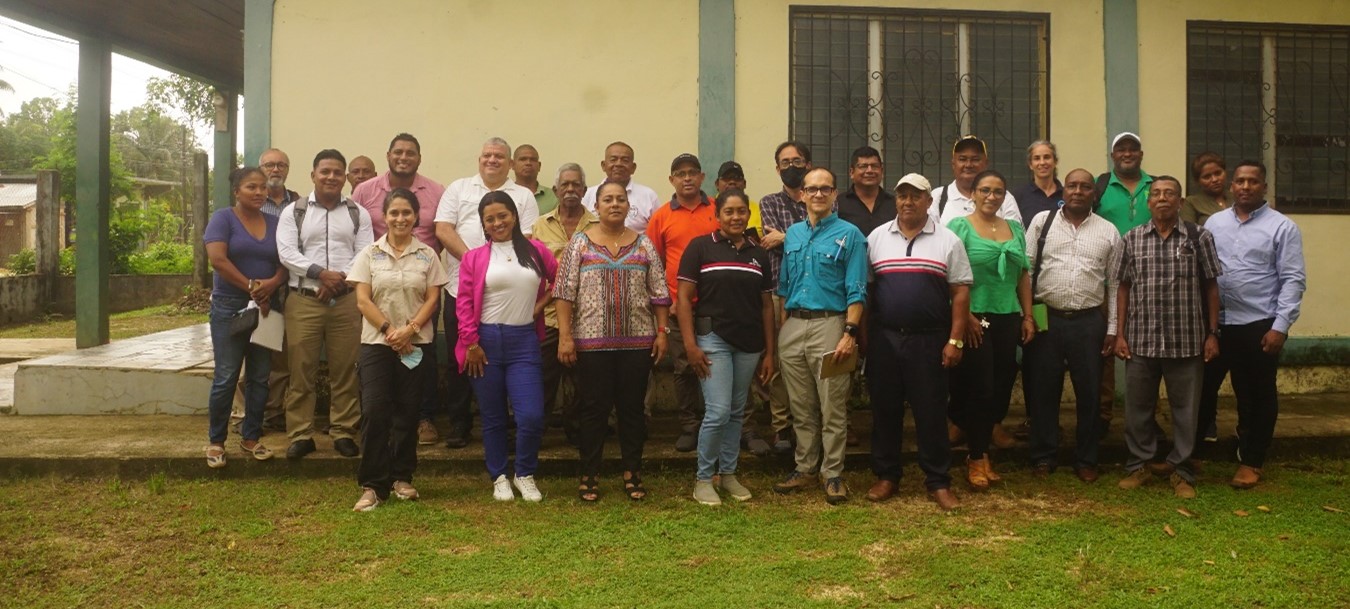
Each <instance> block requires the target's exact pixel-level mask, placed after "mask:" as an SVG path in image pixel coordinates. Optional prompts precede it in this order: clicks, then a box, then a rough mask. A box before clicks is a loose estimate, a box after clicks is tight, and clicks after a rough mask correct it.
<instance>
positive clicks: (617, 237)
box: [600, 227, 628, 252]
mask: <svg viewBox="0 0 1350 609" xmlns="http://www.w3.org/2000/svg"><path fill="white" fill-rule="evenodd" d="M600 234H601V235H604V236H605V237H608V238H610V239H613V240H614V251H615V252H617V251H619V240H620V239H623V236H624V235H626V234H628V229H627V228H625V229H623V230H621V231H619V234H617V235H613V234H610V233H608V232H605V229H604V228H603V227H602V228H601V229H600Z"/></svg>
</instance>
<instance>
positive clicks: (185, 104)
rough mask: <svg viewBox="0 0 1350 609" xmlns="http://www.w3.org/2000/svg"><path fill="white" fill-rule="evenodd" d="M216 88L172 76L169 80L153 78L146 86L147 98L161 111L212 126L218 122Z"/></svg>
mask: <svg viewBox="0 0 1350 609" xmlns="http://www.w3.org/2000/svg"><path fill="white" fill-rule="evenodd" d="M215 92H216V90H215V88H214V87H212V86H211V85H208V84H206V83H203V82H201V81H198V80H193V79H191V78H188V77H186V76H181V75H178V74H170V75H169V77H168V78H151V79H150V80H149V81H148V82H146V84H145V94H146V97H148V98H149V99H150V103H152V104H154V105H156V106H157V107H159V108H160V109H161V110H165V109H171V110H177V111H179V112H182V113H183V116H186V117H187V119H188V120H189V121H191V122H192V123H195V124H200V125H202V126H210V125H212V124H214V123H215V120H216V106H215V104H214V103H213V100H212V98H213V97H214V95H215Z"/></svg>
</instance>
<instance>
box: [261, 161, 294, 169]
mask: <svg viewBox="0 0 1350 609" xmlns="http://www.w3.org/2000/svg"><path fill="white" fill-rule="evenodd" d="M290 166H291V164H290V163H282V162H281V161H273V162H271V163H263V164H262V168H263V169H288V168H289V167H290Z"/></svg>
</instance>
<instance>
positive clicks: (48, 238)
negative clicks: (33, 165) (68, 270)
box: [34, 169, 61, 277]
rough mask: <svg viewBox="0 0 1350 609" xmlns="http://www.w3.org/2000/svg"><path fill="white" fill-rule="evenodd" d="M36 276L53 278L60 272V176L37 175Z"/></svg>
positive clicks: (46, 171) (47, 173) (49, 171)
mask: <svg viewBox="0 0 1350 609" xmlns="http://www.w3.org/2000/svg"><path fill="white" fill-rule="evenodd" d="M36 211H37V243H36V246H37V247H35V248H34V249H35V250H37V272H38V274H39V275H46V276H48V277H55V276H57V275H59V274H60V272H61V271H60V269H61V175H60V174H58V173H57V172H55V171H51V170H46V169H44V170H42V171H39V172H37V210H36Z"/></svg>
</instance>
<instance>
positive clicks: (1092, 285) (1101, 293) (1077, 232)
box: [1026, 209, 1125, 334]
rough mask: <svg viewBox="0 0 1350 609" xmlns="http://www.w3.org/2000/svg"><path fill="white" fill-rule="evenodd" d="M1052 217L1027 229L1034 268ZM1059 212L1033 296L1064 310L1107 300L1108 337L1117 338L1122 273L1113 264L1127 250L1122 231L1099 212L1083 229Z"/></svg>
mask: <svg viewBox="0 0 1350 609" xmlns="http://www.w3.org/2000/svg"><path fill="white" fill-rule="evenodd" d="M1050 213H1051V212H1048V211H1043V212H1041V213H1039V214H1036V217H1035V218H1032V219H1031V225H1030V226H1028V227H1027V231H1026V234H1027V261H1028V262H1029V263H1030V264H1031V268H1032V269H1035V268H1036V241H1037V240H1038V239H1040V237H1041V227H1042V226H1045V220H1046V218H1048V217H1049V215H1050ZM1054 213H1055V214H1057V215H1056V216H1055V221H1054V223H1052V224H1051V225H1050V234H1048V235H1046V236H1045V253H1044V254H1043V256H1044V257H1045V261H1044V262H1042V263H1041V275H1040V277H1039V278H1038V279H1037V280H1036V293H1035V294H1033V295H1032V298H1033V299H1035V300H1036V301H1037V302H1042V303H1045V305H1046V306H1048V307H1051V308H1054V309H1059V310H1061V311H1081V310H1083V309H1091V308H1093V307H1099V306H1101V305H1102V300H1105V301H1106V309H1107V315H1106V333H1107V334H1115V333H1116V270H1115V269H1114V268H1112V265H1113V264H1115V260H1116V258H1117V253H1118V252H1119V250H1120V249H1121V248H1123V247H1124V246H1125V241H1124V240H1123V239H1121V238H1120V231H1118V230H1116V226H1115V225H1114V224H1111V222H1110V221H1108V220H1106V219H1105V218H1103V217H1101V216H1099V215H1097V214H1094V213H1088V217H1087V219H1086V220H1083V223H1082V224H1080V225H1078V226H1074V225H1073V222H1070V221H1069V220H1068V219H1067V218H1065V217H1064V210H1063V209H1060V210H1057V211H1055V212H1054ZM1028 272H1030V271H1028ZM1107 296H1109V298H1108V297H1107Z"/></svg>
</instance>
